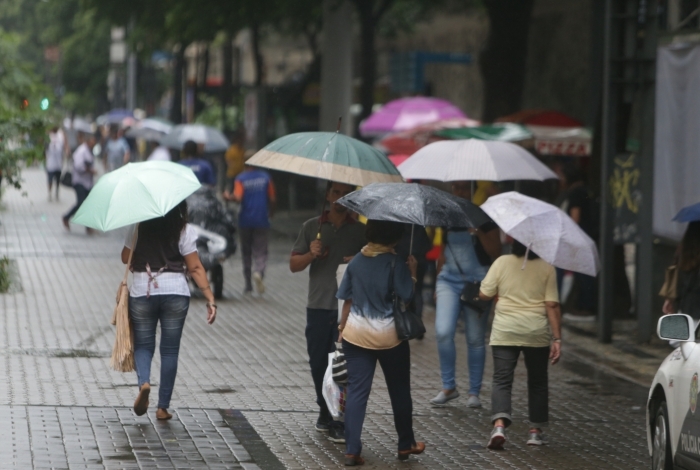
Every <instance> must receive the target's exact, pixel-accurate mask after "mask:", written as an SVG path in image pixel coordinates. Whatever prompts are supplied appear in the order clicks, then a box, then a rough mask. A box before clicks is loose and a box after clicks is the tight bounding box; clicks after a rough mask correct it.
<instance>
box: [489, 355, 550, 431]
mask: <svg viewBox="0 0 700 470" xmlns="http://www.w3.org/2000/svg"><path fill="white" fill-rule="evenodd" d="M491 350H492V351H493V386H492V388H491V422H494V421H496V420H497V419H503V420H504V421H505V423H506V426H510V424H511V422H512V421H513V419H512V405H511V395H512V391H513V378H514V375H515V367H516V366H517V365H518V357H519V356H520V351H522V352H523V354H524V356H525V367H527V404H528V411H529V420H530V425H531V426H532V427H534V428H540V427H542V426H546V425H547V421H549V384H548V375H547V367H548V366H549V346H545V347H541V348H530V347H525V346H491Z"/></svg>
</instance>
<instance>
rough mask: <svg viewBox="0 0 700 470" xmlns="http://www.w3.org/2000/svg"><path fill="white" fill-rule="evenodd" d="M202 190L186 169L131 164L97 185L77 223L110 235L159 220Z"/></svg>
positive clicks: (162, 163) (157, 163) (162, 164)
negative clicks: (128, 227)
mask: <svg viewBox="0 0 700 470" xmlns="http://www.w3.org/2000/svg"><path fill="white" fill-rule="evenodd" d="M200 187H201V184H200V183H199V180H197V177H196V176H195V174H194V173H193V172H192V170H191V169H189V168H188V167H186V166H184V165H180V164H178V163H172V162H165V161H150V162H141V163H128V164H126V165H124V166H123V167H121V168H119V169H118V170H115V171H112V172H109V173H107V174H106V175H104V176H103V177H101V178H100V179H99V181H97V184H96V185H95V187H94V188H92V190H91V191H90V194H89V195H88V197H87V199H85V202H83V204H82V205H81V206H80V209H78V212H77V213H76V214H75V217H74V218H73V222H75V223H76V224H80V225H84V226H86V227H91V228H94V229H98V230H102V231H103V232H106V231H107V230H114V229H116V228H119V227H125V226H127V225H131V224H135V223H138V222H143V221H144V220H149V219H155V218H156V217H162V216H164V215H165V214H167V213H168V212H169V211H170V210H171V209H172V208H174V207H175V206H177V205H178V204H179V203H180V202H182V201H183V200H184V199H185V198H187V196H189V195H190V194H192V193H193V192H195V191H196V190H197V189H199V188H200Z"/></svg>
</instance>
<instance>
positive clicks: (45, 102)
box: [40, 98, 49, 111]
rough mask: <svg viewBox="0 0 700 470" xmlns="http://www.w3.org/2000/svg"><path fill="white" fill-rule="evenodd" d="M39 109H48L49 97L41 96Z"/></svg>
mask: <svg viewBox="0 0 700 470" xmlns="http://www.w3.org/2000/svg"><path fill="white" fill-rule="evenodd" d="M40 106H41V110H42V111H46V110H47V109H49V99H48V98H43V99H42V100H41V103H40Z"/></svg>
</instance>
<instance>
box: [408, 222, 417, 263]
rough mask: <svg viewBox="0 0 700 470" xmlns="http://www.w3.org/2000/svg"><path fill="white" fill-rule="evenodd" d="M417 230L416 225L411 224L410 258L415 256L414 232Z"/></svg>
mask: <svg viewBox="0 0 700 470" xmlns="http://www.w3.org/2000/svg"><path fill="white" fill-rule="evenodd" d="M415 228H416V224H411V244H410V245H409V248H408V256H411V255H413V231H414V229H415Z"/></svg>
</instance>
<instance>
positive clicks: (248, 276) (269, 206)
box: [224, 151, 277, 294]
mask: <svg viewBox="0 0 700 470" xmlns="http://www.w3.org/2000/svg"><path fill="white" fill-rule="evenodd" d="M253 154H254V152H252V151H249V152H248V153H246V158H247V159H249V158H250V157H252V156H253ZM224 199H227V200H229V201H236V202H238V203H240V204H241V208H240V211H239V213H238V229H239V231H240V232H239V233H240V237H241V253H242V255H243V277H244V278H245V293H250V292H252V291H253V281H255V287H256V289H257V291H258V293H259V294H262V293H264V292H265V283H264V281H263V279H264V278H265V268H266V267H267V242H268V232H269V231H270V217H272V214H273V213H274V210H275V205H276V204H277V195H276V193H275V185H274V183H273V182H272V178H271V177H270V174H269V173H268V172H266V171H265V170H261V169H259V168H255V167H252V166H249V165H246V167H245V170H244V171H243V173H241V174H239V175H238V176H236V179H235V181H234V184H233V193H229V192H228V191H224Z"/></svg>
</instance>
